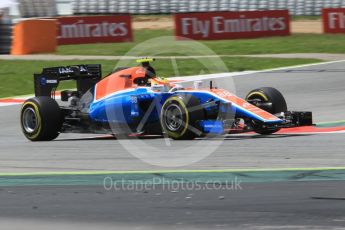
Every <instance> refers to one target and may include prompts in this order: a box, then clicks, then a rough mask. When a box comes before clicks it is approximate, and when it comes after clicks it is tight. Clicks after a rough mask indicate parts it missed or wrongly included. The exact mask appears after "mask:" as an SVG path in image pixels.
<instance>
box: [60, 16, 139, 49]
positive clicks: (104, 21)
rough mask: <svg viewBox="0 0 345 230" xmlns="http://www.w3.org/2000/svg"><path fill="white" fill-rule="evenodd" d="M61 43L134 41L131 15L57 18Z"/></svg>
mask: <svg viewBox="0 0 345 230" xmlns="http://www.w3.org/2000/svg"><path fill="white" fill-rule="evenodd" d="M57 20H58V22H59V36H58V44H59V45H69V44H87V43H103V42H128V41H132V40H133V39H132V26H131V16H130V15H116V16H86V17H83V16H80V17H79V16H78V17H61V18H57Z"/></svg>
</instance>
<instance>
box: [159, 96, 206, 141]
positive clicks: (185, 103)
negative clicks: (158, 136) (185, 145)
mask: <svg viewBox="0 0 345 230" xmlns="http://www.w3.org/2000/svg"><path fill="white" fill-rule="evenodd" d="M199 106H200V102H199V100H198V99H197V98H195V97H193V96H191V95H175V96H172V97H170V98H168V99H167V100H166V101H165V103H164V104H163V106H162V110H161V118H160V122H161V126H162V130H163V132H164V133H166V134H167V135H168V136H169V137H170V138H172V139H175V140H191V139H194V138H195V137H198V136H202V134H203V133H202V132H201V131H200V130H199V128H198V124H197V122H198V121H200V120H203V118H204V111H203V110H202V109H201V108H198V107H199Z"/></svg>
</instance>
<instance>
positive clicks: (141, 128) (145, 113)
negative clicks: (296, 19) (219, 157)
mask: <svg viewBox="0 0 345 230" xmlns="http://www.w3.org/2000/svg"><path fill="white" fill-rule="evenodd" d="M151 61H153V59H142V60H139V61H138V62H141V65H140V66H135V67H123V68H118V69H116V70H114V71H113V72H112V73H111V74H109V75H108V76H106V77H105V78H103V79H102V75H101V65H75V66H67V67H53V68H45V69H43V71H42V73H40V74H35V75H34V85H35V97H34V98H31V99H28V100H27V101H26V102H25V103H24V104H23V106H22V109H21V126H22V130H23V133H24V135H25V136H26V137H27V138H28V139H29V140H31V141H48V140H53V139H55V138H56V137H57V136H58V135H59V134H60V133H71V132H72V133H97V134H98V133H99V134H100V133H102V134H112V135H115V136H117V135H129V134H133V133H134V134H138V135H149V134H155V135H156V134H159V135H167V136H168V137H170V138H173V139H176V140H181V139H193V138H196V137H204V136H207V135H208V134H210V135H222V134H227V133H241V132H249V131H254V132H256V133H259V134H264V135H267V134H272V133H275V132H277V131H278V130H279V129H281V128H289V127H296V126H306V125H312V113H311V112H291V111H287V105H286V102H285V99H284V97H283V96H282V94H281V93H280V92H279V91H278V90H276V89H274V88H270V87H263V88H258V89H255V90H252V91H251V92H249V93H248V95H247V97H246V98H245V100H244V99H241V98H239V97H237V96H235V95H234V94H232V93H230V92H228V91H226V90H224V89H220V88H217V87H213V86H212V81H211V82H210V84H209V85H208V84H207V85H208V86H207V87H205V86H203V85H201V83H200V82H195V84H194V87H188V88H184V87H183V86H182V85H181V84H182V83H181V84H179V82H177V81H172V80H166V79H161V78H158V77H156V74H155V70H154V69H153V68H152V66H151V65H150V62H151ZM65 80H75V81H76V86H77V87H76V90H65V91H62V92H61V100H59V101H58V102H57V100H55V95H56V94H55V90H56V88H57V87H58V85H59V82H60V81H65Z"/></svg>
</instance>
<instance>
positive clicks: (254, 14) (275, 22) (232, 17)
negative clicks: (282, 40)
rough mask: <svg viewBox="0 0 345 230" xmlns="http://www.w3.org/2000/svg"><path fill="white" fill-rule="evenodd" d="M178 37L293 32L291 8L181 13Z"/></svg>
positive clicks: (177, 22)
mask: <svg viewBox="0 0 345 230" xmlns="http://www.w3.org/2000/svg"><path fill="white" fill-rule="evenodd" d="M174 19H175V36H176V38H177V39H183V37H185V38H190V39H195V40H220V39H236V38H257V37H265V36H286V35H290V17H289V11H288V10H268V11H241V12H230V11H229V12H209V13H208V12H204V13H178V14H175V15H174Z"/></svg>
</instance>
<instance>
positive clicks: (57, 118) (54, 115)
mask: <svg viewBox="0 0 345 230" xmlns="http://www.w3.org/2000/svg"><path fill="white" fill-rule="evenodd" d="M20 120H21V122H20V123H21V127H22V131H23V133H24V135H25V137H26V138H27V139H29V140H30V141H51V140H54V139H55V138H57V137H58V135H59V132H60V130H61V126H62V116H61V110H60V108H59V105H58V104H57V102H56V101H55V100H53V99H52V98H50V97H34V98H30V99H28V100H27V101H25V102H24V104H23V106H22V109H21V113H20Z"/></svg>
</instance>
